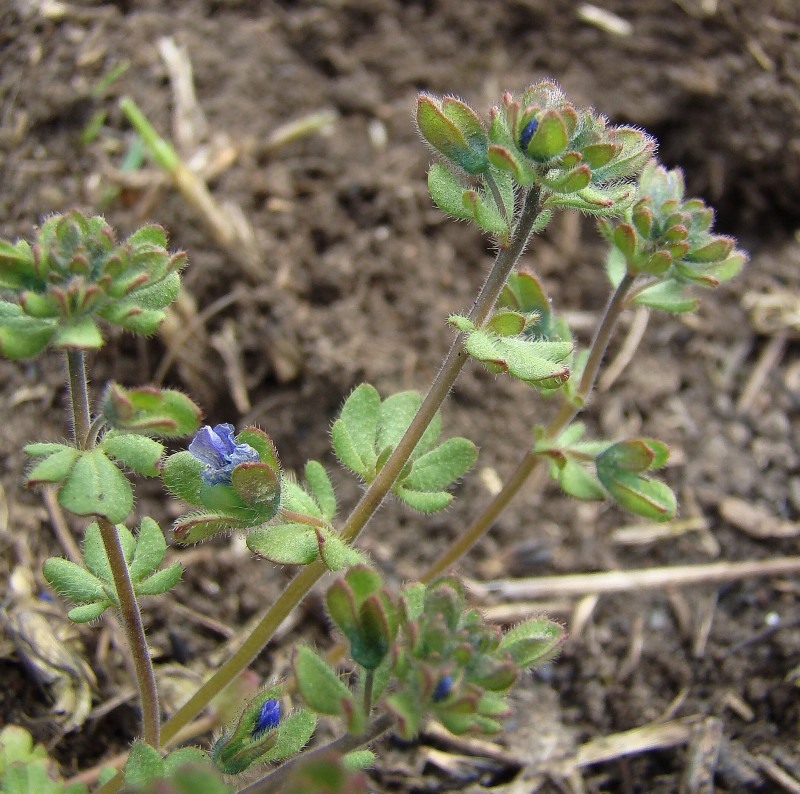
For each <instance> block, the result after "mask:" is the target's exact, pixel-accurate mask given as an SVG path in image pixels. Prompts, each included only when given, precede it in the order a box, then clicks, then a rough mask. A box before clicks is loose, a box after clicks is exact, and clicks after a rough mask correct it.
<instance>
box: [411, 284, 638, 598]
mask: <svg viewBox="0 0 800 794" xmlns="http://www.w3.org/2000/svg"><path fill="white" fill-rule="evenodd" d="M634 281H635V276H631V275H627V274H626V275H625V276H624V277H623V279H622V281H620V283H619V285H618V286H617V288H616V290H614V292H613V293H612V295H611V298H610V300H609V302H608V304H607V306H606V310H605V312H604V313H603V316H602V318H601V319H600V322H599V324H598V326H597V330H596V331H595V335H594V338H593V339H592V344H591V346H590V348H589V357H588V359H587V360H586V366H585V367H584V370H583V375H582V376H581V380H580V383H579V384H578V388H577V390H576V396H575V401H574V402H571V401H570V402H567V401H564V402H563V403H562V404H561V407H560V408H559V410H558V411H557V413H556V415H555V416H554V417H553V418H552V419H551V420H550V422H549V424H548V425H547V427H546V428H545V437H546V438H548V439H554V438H556V437H557V436H558V435H559V434H560V433H561V432H562V431H563V430H564V428H566V427H567V425H569V423H570V422H571V421H572V420H573V419H574V418H575V417H576V416H577V415H578V414H579V413H580V412H581V411H582V410H583V406H584V405H585V404H586V400H587V399H588V397H589V395H590V394H591V392H592V389H593V388H594V384H595V383H596V381H597V374H598V372H599V371H600V365H601V364H602V361H603V357H604V356H605V353H606V350H607V349H608V343H609V341H610V340H611V336H612V334H613V332H614V328H615V327H616V325H617V321H618V320H619V317H620V315H621V314H622V312H623V311H624V309H625V307H626V304H627V299H628V293H629V291H630V289H631V287H632V285H633V282H634ZM540 460H541V458H540V457H539V456H538V455H536V454H535V453H534V452H533V451H529V452H527V453H526V454H525V457H523V458H522V460H521V461H520V463H519V465H518V466H517V468H516V469H515V470H514V472H513V474H512V475H511V477H510V478H509V479H508V480H507V482H506V483H505V485H504V486H503V488H502V489H501V491H500V493H498V494H497V496H495V498H494V499H493V500H492V501H491V503H490V504H489V505H488V507H487V508H486V509H485V510H484V511H483V513H481V515H480V516H478V518H477V519H476V521H475V522H474V523H473V524H472V525H471V526H470V527H469V529H467V531H466V532H465V533H464V534H463V535H460V536H459V537H458V538H456V540H455V541H454V542H453V543H452V544H451V545H450V547H449V548H448V549H446V550H445V552H444V553H443V554H442V555H441V556H440V557H439V558H438V559H437V560H436V562H434V563H433V564H432V565H431V566H430V567H429V568H428V569H427V570H426V571H425V573H424V574H423V575H422V576H421V577H420V581H421V582H425V583H427V582H430V581H432V580H433V579H434V578H436V577H437V576H439V574H441V573H443V572H444V571H446V570H447V569H448V568H449V567H450V566H451V565H454V564H455V563H456V562H458V560H460V559H461V558H462V557H463V556H464V555H465V554H466V553H467V552H468V551H469V550H470V549H471V548H472V547H473V546H474V545H475V544H476V543H477V542H478V541H479V540H480V539H481V538H482V537H483V535H484V534H485V533H486V532H488V531H489V529H490V528H491V527H492V525H493V524H494V522H495V521H496V520H497V519H498V517H499V516H500V515H501V514H502V512H503V511H504V510H505V509H506V508H507V507H508V505H509V504H510V503H511V501H512V500H513V499H514V497H515V496H516V495H517V494H518V493H519V491H520V489H521V488H522V486H523V485H524V484H525V483H526V482H527V480H528V478H529V477H530V476H531V474H533V472H534V470H535V469H536V467H537V466H538V465H539V461H540Z"/></svg>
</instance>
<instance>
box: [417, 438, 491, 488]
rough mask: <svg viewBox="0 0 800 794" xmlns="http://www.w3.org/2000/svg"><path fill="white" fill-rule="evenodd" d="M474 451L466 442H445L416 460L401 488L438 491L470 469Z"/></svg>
mask: <svg viewBox="0 0 800 794" xmlns="http://www.w3.org/2000/svg"><path fill="white" fill-rule="evenodd" d="M477 458H478V448H477V447H476V446H475V445H474V444H473V443H472V442H471V441H469V440H468V439H466V438H449V439H447V441H445V442H444V443H442V444H440V445H439V446H438V447H436V449H434V450H431V451H430V452H428V453H427V454H425V455H423V456H422V457H420V458H417V459H416V460H415V461H414V463H413V465H412V467H411V473H410V474H409V475H408V476H407V477H405V478H403V481H402V487H403V488H404V489H411V490H414V491H441V490H444V489H445V488H447V487H448V486H449V485H451V484H452V483H454V482H455V481H456V480H458V479H460V478H461V477H463V476H464V474H466V472H467V471H468V470H469V469H471V468H472V466H473V465H474V464H475V461H476V460H477Z"/></svg>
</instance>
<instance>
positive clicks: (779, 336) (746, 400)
mask: <svg viewBox="0 0 800 794" xmlns="http://www.w3.org/2000/svg"><path fill="white" fill-rule="evenodd" d="M788 338H789V331H788V330H787V329H785V328H784V329H782V330H780V331H778V332H777V333H776V334H775V336H773V337H772V338H771V339H770V340H769V342H768V343H767V346H766V347H765V348H764V350H763V351H762V352H761V355H760V356H759V358H758V362H757V363H756V365H755V367H753V371H752V372H751V373H750V377H749V378H748V379H747V383H746V384H745V386H744V389H742V393H741V395H740V396H739V399H738V400H737V402H736V410H737V411H738V412H739V413H747V412H748V411H750V409H751V408H752V407H753V405H754V404H755V402H756V399H757V398H758V395H759V394H761V391H762V389H763V388H764V383H765V382H766V380H767V378H768V377H769V375H770V373H771V372H772V371H773V370H774V369H775V367H777V366H778V364H779V362H780V360H781V358H782V357H783V352H784V350H785V349H786V341H787V339H788Z"/></svg>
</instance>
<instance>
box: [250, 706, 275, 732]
mask: <svg viewBox="0 0 800 794" xmlns="http://www.w3.org/2000/svg"><path fill="white" fill-rule="evenodd" d="M280 721H281V704H280V703H279V702H278V701H277V700H275V699H274V698H270V699H269V700H265V701H264V702H263V703H262V704H261V711H260V712H259V713H258V719H257V720H256V724H255V725H254V726H253V730H252V731H251V732H250V735H251V736H252V737H253V738H254V739H257V738H258V737H259V736H261V734H262V733H266V732H267V731H271V730H272V729H273V728H277V727H278V723H279V722H280Z"/></svg>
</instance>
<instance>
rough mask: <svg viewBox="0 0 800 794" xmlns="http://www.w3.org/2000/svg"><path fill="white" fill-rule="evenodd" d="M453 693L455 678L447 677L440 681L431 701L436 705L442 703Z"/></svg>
mask: <svg viewBox="0 0 800 794" xmlns="http://www.w3.org/2000/svg"><path fill="white" fill-rule="evenodd" d="M452 691H453V676H451V675H446V676H444V677H442V678H440V679H439V683H438V684H436V688H435V689H434V690H433V695H431V700H432V701H433V702H434V703H441V702H442V701H443V700H444V699H445V698H446V697H447V696H448V695H449V694H450V693H451V692H452Z"/></svg>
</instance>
